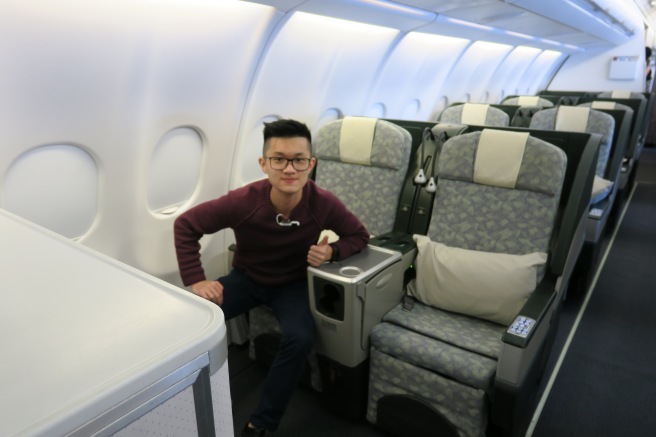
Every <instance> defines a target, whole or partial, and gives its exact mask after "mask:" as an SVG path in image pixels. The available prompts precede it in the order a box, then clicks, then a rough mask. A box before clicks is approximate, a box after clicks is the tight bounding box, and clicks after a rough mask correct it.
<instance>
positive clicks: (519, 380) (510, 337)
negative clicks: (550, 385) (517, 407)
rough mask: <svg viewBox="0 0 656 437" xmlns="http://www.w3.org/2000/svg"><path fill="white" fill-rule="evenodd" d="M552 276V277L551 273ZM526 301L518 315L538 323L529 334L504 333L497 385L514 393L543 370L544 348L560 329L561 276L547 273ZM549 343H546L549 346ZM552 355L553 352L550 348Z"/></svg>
mask: <svg viewBox="0 0 656 437" xmlns="http://www.w3.org/2000/svg"><path fill="white" fill-rule="evenodd" d="M547 275H548V276H547ZM547 275H545V278H544V279H543V280H542V281H541V282H540V284H539V285H538V287H537V288H536V289H535V291H534V292H533V294H532V295H531V297H530V298H529V300H528V301H527V302H526V304H524V306H523V307H522V309H521V311H520V312H519V314H518V316H523V317H530V318H531V319H533V320H535V324H534V325H533V327H532V328H531V329H530V331H529V332H528V335H526V336H523V335H516V334H512V333H510V332H506V333H504V335H503V338H502V343H503V348H502V351H501V355H500V356H499V362H498V366H497V378H496V382H495V384H496V385H497V386H499V387H504V389H505V390H509V391H511V392H514V391H516V390H518V389H520V387H522V386H523V384H524V382H525V381H526V380H527V377H528V376H529V375H531V374H535V372H538V371H539V370H540V367H541V364H542V361H541V360H540V357H544V356H545V355H544V352H545V351H544V347H549V344H548V341H547V340H548V338H549V336H550V334H551V333H552V330H553V329H555V328H556V326H555V325H554V322H555V321H556V320H557V318H554V314H557V311H558V301H557V298H558V293H557V290H556V282H557V279H558V278H557V277H556V276H555V275H553V274H552V273H551V274H549V273H548V274H547ZM545 345H546V346H545ZM546 353H547V354H548V353H549V351H548V350H547V351H546Z"/></svg>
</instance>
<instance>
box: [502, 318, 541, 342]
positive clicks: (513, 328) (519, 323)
mask: <svg viewBox="0 0 656 437" xmlns="http://www.w3.org/2000/svg"><path fill="white" fill-rule="evenodd" d="M534 326H535V319H532V318H530V317H525V316H517V318H515V321H514V322H513V323H512V325H510V327H509V328H508V333H509V334H513V335H517V336H519V337H522V338H526V337H528V335H529V334H530V332H531V330H532V329H533V327H534Z"/></svg>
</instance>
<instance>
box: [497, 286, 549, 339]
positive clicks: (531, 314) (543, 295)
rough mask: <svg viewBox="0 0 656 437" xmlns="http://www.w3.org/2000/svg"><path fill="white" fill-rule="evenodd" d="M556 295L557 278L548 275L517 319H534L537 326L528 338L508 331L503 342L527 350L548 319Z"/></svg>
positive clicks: (532, 329)
mask: <svg viewBox="0 0 656 437" xmlns="http://www.w3.org/2000/svg"><path fill="white" fill-rule="evenodd" d="M556 295H557V291H556V278H555V277H554V276H553V275H551V274H546V275H545V276H544V278H543V279H542V281H541V282H540V283H539V284H538V286H537V288H536V289H535V291H533V293H532V294H531V296H530V297H529V299H528V300H527V301H526V303H525V304H524V306H523V307H522V309H521V311H520V312H519V314H518V315H517V317H526V318H530V319H533V320H535V324H534V325H533V326H532V328H531V330H530V331H529V333H528V335H526V336H521V335H517V334H513V333H511V332H509V331H506V332H505V334H504V335H503V339H502V340H503V342H504V343H506V344H510V345H513V346H517V347H520V348H526V347H527V346H528V344H529V342H530V341H531V339H532V338H533V335H534V333H535V332H537V331H538V330H539V328H540V324H541V323H542V322H543V321H544V320H545V319H546V316H547V314H548V312H549V308H550V307H551V304H552V302H553V300H554V299H555V298H556ZM546 322H547V323H548V322H549V321H548V320H547V321H546Z"/></svg>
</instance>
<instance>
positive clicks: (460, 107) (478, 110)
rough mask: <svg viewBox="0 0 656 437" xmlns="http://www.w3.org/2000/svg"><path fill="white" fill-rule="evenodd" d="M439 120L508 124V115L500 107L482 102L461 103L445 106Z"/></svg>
mask: <svg viewBox="0 0 656 437" xmlns="http://www.w3.org/2000/svg"><path fill="white" fill-rule="evenodd" d="M439 121H440V122H442V123H459V124H474V125H479V126H508V125H509V124H510V117H509V116H508V114H506V113H505V112H504V111H502V110H501V109H498V108H494V107H492V106H490V105H487V104H484V103H462V104H455V105H452V106H449V107H448V108H445V109H444V111H442V113H441V114H440V117H439Z"/></svg>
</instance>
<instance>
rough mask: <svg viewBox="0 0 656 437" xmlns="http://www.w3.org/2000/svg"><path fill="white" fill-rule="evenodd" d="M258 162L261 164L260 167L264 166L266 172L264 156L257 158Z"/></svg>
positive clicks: (263, 169)
mask: <svg viewBox="0 0 656 437" xmlns="http://www.w3.org/2000/svg"><path fill="white" fill-rule="evenodd" d="M257 162H258V163H259V164H260V167H261V168H262V171H263V172H264V173H266V161H265V160H264V157H263V156H260V157H259V158H258V160H257Z"/></svg>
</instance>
